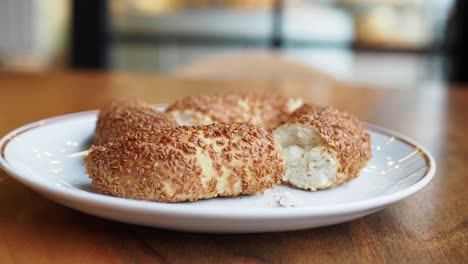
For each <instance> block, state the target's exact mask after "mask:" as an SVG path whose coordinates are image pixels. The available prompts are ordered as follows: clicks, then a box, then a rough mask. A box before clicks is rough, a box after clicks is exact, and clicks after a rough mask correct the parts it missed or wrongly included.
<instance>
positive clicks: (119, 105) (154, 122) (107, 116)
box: [94, 99, 177, 145]
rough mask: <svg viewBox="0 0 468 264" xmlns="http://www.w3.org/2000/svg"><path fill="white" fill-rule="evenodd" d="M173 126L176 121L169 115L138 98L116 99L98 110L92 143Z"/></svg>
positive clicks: (175, 124) (110, 140)
mask: <svg viewBox="0 0 468 264" xmlns="http://www.w3.org/2000/svg"><path fill="white" fill-rule="evenodd" d="M175 126H177V123H176V122H175V120H174V119H173V118H172V117H171V116H170V115H168V114H166V113H164V112H160V111H157V110H155V109H154V108H153V107H152V106H151V105H150V104H147V103H145V102H143V101H141V100H139V99H127V100H121V101H116V102H113V103H111V104H109V105H107V106H105V107H104V108H102V109H101V111H100V112H99V116H98V120H97V122H96V132H95V135H94V143H95V144H97V145H101V144H105V143H107V142H112V141H114V140H116V139H117V138H120V137H122V136H130V135H132V134H134V133H136V132H138V131H151V130H154V129H156V128H159V127H175Z"/></svg>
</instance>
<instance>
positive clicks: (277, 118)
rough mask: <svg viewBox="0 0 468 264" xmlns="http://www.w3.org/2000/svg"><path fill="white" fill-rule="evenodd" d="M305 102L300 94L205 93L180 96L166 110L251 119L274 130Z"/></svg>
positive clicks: (229, 120) (222, 118)
mask: <svg viewBox="0 0 468 264" xmlns="http://www.w3.org/2000/svg"><path fill="white" fill-rule="evenodd" d="M301 104H302V100H300V99H298V98H288V97H282V96H262V95H236V94H231V95H201V96H190V97H186V98H184V99H182V100H178V101H176V102H175V103H173V104H172V105H171V106H169V108H168V109H167V110H166V112H168V113H173V112H184V111H193V112H196V113H199V114H201V115H203V116H206V117H208V119H209V120H212V121H213V122H214V123H232V122H251V123H254V124H257V125H260V126H262V127H263V128H265V129H267V130H272V129H274V128H276V127H277V126H279V125H280V124H282V123H284V122H285V121H286V120H287V119H288V118H289V115H290V114H291V113H292V112H293V111H294V110H295V109H296V108H297V107H299V106H300V105H301ZM195 123H196V120H195Z"/></svg>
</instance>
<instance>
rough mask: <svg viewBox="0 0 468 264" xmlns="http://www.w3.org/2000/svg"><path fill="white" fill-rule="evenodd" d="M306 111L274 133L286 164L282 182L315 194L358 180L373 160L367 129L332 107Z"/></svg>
mask: <svg viewBox="0 0 468 264" xmlns="http://www.w3.org/2000/svg"><path fill="white" fill-rule="evenodd" d="M304 107H308V108H309V110H310V111H305V110H304V109H298V110H297V111H300V112H302V114H301V115H296V116H295V117H293V118H292V119H291V120H289V121H288V122H287V123H285V124H283V125H282V126H280V127H278V128H277V129H275V131H274V137H275V139H276V140H277V141H278V142H279V143H280V145H281V147H282V149H283V153H284V158H285V162H286V174H285V175H284V176H283V179H282V180H283V182H284V183H287V184H290V185H291V186H293V187H296V188H300V189H305V190H313V191H314V190H318V189H327V188H331V187H333V186H336V185H338V184H341V183H343V182H346V181H350V180H352V179H354V178H356V177H357V176H358V175H359V173H360V171H361V170H362V169H363V168H364V166H365V165H366V163H367V161H368V160H369V159H370V157H371V142H370V136H369V134H368V133H367V132H366V130H365V128H364V126H363V125H362V124H361V122H360V121H359V120H358V119H357V118H356V117H354V116H353V115H351V114H348V113H345V112H341V111H339V110H337V109H335V108H333V107H329V106H327V107H322V106H313V107H309V106H307V105H306V106H304ZM294 115H295V114H293V116H294Z"/></svg>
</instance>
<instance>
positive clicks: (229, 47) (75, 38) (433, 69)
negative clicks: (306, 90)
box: [0, 0, 468, 89]
mask: <svg viewBox="0 0 468 264" xmlns="http://www.w3.org/2000/svg"><path fill="white" fill-rule="evenodd" d="M463 2H466V1H463V0H460V1H456V0H426V1H423V0H225V1H223V0H107V1H105V0H95V1H77V0H76V1H72V0H0V70H3V71H16V70H21V71H57V70H68V69H98V70H103V71H125V72H149V73H158V74H168V75H176V76H188V77H190V76H199V77H202V78H203V77H208V76H210V74H212V75H215V76H217V77H227V76H230V75H229V74H228V73H229V72H230V71H232V69H238V70H240V71H241V72H242V74H241V75H240V76H239V78H241V77H244V78H245V77H249V78H255V77H256V75H257V74H258V75H261V74H264V75H266V78H275V77H281V76H280V75H282V71H283V68H278V69H276V71H273V73H270V74H269V75H268V73H265V72H264V73H261V72H262V70H264V67H263V66H262V65H269V66H270V67H275V65H276V63H275V60H279V61H281V63H283V64H284V65H286V66H285V67H286V68H293V67H296V68H297V69H299V70H298V71H299V72H300V73H298V74H297V76H302V75H303V74H304V72H307V71H311V72H314V74H325V75H329V76H333V78H336V79H339V80H344V81H352V82H355V83H357V84H363V85H370V86H376V87H382V88H391V89H412V88H415V87H420V86H423V85H426V84H431V83H443V82H446V81H449V82H464V81H466V80H465V78H467V77H468V76H465V74H464V72H463V70H464V69H465V67H464V61H465V59H464V58H465V57H466V51H464V46H465V45H464V43H466V41H464V39H465V38H467V37H466V35H467V34H465V33H464V30H465V28H464V27H463V24H464V23H463V22H464V20H466V19H464V18H463V16H462V15H461V14H462V11H463V10H467V8H464V6H465V5H466V4H465V3H463ZM454 54H455V56H454ZM262 63H263V64H262ZM257 65H258V66H257ZM252 68H255V72H252ZM278 73H279V74H278ZM297 76H296V77H297ZM231 77H232V76H231ZM293 77H294V76H293Z"/></svg>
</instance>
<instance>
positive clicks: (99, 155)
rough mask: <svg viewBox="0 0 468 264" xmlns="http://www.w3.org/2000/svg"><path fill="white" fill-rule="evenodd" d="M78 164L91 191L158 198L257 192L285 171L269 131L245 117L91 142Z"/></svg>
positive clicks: (168, 199) (193, 198) (187, 198)
mask: <svg viewBox="0 0 468 264" xmlns="http://www.w3.org/2000/svg"><path fill="white" fill-rule="evenodd" d="M84 164H85V166H86V170H87V173H88V175H89V177H90V178H91V179H92V183H93V186H94V188H95V189H96V190H97V191H99V192H101V193H105V194H110V195H114V196H119V197H125V198H131V199H144V200H150V201H159V202H182V201H196V200H200V199H207V198H213V197H217V196H237V195H245V194H254V193H257V192H263V191H264V190H266V189H268V188H270V187H272V186H273V184H276V183H280V182H281V177H282V176H283V174H284V172H285V164H284V159H283V154H282V151H281V147H280V145H279V144H278V143H277V142H276V141H275V140H274V139H273V136H272V134H270V133H268V132H267V131H265V130H264V129H263V128H261V127H259V126H257V125H253V124H249V123H231V124H211V125H206V126H179V127H176V128H166V129H160V130H157V131H152V132H144V133H136V134H134V135H133V136H130V137H125V138H120V139H118V140H116V141H114V142H112V143H108V144H105V145H102V146H93V147H92V148H91V149H90V152H89V155H88V156H87V157H86V158H85V160H84Z"/></svg>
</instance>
